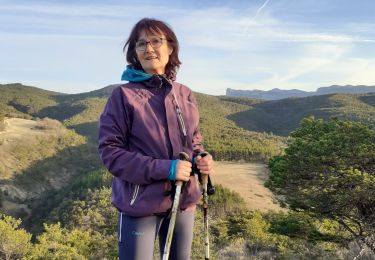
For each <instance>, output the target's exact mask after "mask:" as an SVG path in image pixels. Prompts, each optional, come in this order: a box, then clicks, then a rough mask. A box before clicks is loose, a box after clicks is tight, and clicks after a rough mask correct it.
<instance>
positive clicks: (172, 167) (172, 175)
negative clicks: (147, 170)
mask: <svg viewBox="0 0 375 260" xmlns="http://www.w3.org/2000/svg"><path fill="white" fill-rule="evenodd" d="M178 161H179V160H172V161H171V165H170V166H169V172H168V180H170V181H175V180H176V167H177V163H178Z"/></svg>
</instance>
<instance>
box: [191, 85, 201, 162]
mask: <svg viewBox="0 0 375 260" xmlns="http://www.w3.org/2000/svg"><path fill="white" fill-rule="evenodd" d="M189 101H190V102H192V103H193V104H194V105H195V107H196V108H197V110H198V102H197V100H196V98H195V96H194V94H193V92H192V91H191V92H190V95H189ZM197 115H198V118H197V122H198V123H197V126H196V128H195V130H194V133H193V140H192V142H193V152H194V156H197V155H198V154H200V153H201V152H203V151H204V148H203V137H202V135H201V132H200V130H199V112H198V114H197Z"/></svg>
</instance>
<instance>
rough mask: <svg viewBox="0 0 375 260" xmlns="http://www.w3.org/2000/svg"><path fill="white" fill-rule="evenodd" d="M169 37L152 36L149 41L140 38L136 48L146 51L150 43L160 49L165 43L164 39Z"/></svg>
mask: <svg viewBox="0 0 375 260" xmlns="http://www.w3.org/2000/svg"><path fill="white" fill-rule="evenodd" d="M166 40H167V39H165V38H161V37H154V38H151V40H149V41H144V40H140V41H137V42H136V43H135V49H136V50H137V51H144V50H146V49H147V44H150V45H151V47H152V48H154V49H158V48H160V46H161V45H162V44H163V41H166Z"/></svg>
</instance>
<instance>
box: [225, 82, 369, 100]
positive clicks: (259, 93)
mask: <svg viewBox="0 0 375 260" xmlns="http://www.w3.org/2000/svg"><path fill="white" fill-rule="evenodd" d="M371 92H375V86H365V85H357V86H352V85H346V86H338V85H332V86H329V87H321V88H318V89H317V90H316V91H303V90H299V89H290V90H283V89H278V88H274V89H272V90H269V91H263V90H257V89H255V90H236V89H231V88H227V92H226V96H229V97H250V98H257V99H264V100H279V99H284V98H289V97H309V96H318V95H326V94H336V93H346V94H363V93H371Z"/></svg>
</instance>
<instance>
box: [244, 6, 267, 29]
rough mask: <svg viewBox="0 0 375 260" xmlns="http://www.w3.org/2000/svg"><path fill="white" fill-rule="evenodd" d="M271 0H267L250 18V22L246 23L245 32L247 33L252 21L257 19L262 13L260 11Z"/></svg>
mask: <svg viewBox="0 0 375 260" xmlns="http://www.w3.org/2000/svg"><path fill="white" fill-rule="evenodd" d="M269 1H270V0H266V1H265V2H264V3H263V4H262V6H261V7H259V8H258V10H257V12H256V13H255V15H254V16H253V17H252V18H251V19H250V20H249V22H248V23H247V24H246V27H245V29H244V31H243V33H244V34H245V33H246V32H247V29H249V26H250V24H251V23H252V22H254V21H255V19H256V18H257V16H258V15H259V14H260V12H261V11H262V10H263V8H264V7H266V5H267V4H268V2H269Z"/></svg>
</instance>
